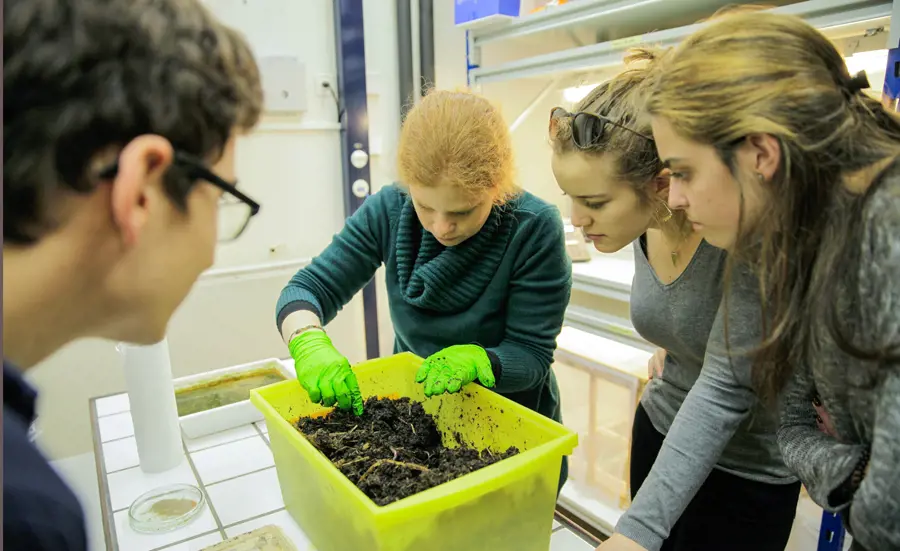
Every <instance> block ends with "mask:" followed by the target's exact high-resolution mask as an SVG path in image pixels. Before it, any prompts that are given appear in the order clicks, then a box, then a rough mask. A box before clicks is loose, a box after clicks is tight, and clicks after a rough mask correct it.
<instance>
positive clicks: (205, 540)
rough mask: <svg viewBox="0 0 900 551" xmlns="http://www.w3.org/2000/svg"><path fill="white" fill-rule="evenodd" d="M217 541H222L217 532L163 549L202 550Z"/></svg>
mask: <svg viewBox="0 0 900 551" xmlns="http://www.w3.org/2000/svg"><path fill="white" fill-rule="evenodd" d="M217 543H222V535H221V534H220V533H219V532H216V533H214V534H207V535H205V536H200V537H199V538H194V539H192V540H188V541H183V542H181V543H176V544H175V545H173V546H172V547H166V548H165V550H164V551H203V550H204V549H206V548H207V547H209V546H211V545H215V544H217Z"/></svg>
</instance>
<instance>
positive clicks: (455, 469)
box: [296, 398, 519, 506]
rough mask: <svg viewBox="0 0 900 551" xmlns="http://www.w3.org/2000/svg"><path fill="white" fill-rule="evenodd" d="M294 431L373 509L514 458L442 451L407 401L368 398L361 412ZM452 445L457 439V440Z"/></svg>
mask: <svg viewBox="0 0 900 551" xmlns="http://www.w3.org/2000/svg"><path fill="white" fill-rule="evenodd" d="M296 426H297V429H298V430H300V432H302V433H303V434H304V435H305V436H306V438H307V439H308V440H309V441H310V442H311V443H312V444H313V445H314V446H315V447H316V448H317V449H318V450H319V451H320V452H322V453H323V454H324V455H325V457H327V458H328V459H329V460H331V462H332V463H334V465H335V467H337V468H338V469H339V470H340V471H341V472H342V473H343V474H344V476H346V477H347V478H349V479H350V480H351V481H352V482H353V483H354V484H356V486H357V487H358V488H359V489H360V490H362V491H363V493H364V494H366V495H367V496H369V498H370V499H372V501H374V502H375V503H376V504H378V505H382V506H383V505H388V504H390V503H393V502H395V501H397V500H400V499H403V498H405V497H409V496H411V495H413V494H417V493H419V492H422V491H425V490H427V489H429V488H433V487H435V486H438V485H440V484H443V483H444V482H449V481H451V480H453V479H455V478H458V477H460V476H462V475H464V474H468V473H470V472H472V471H476V470H478V469H481V468H483V467H487V466H488V465H492V464H494V463H496V462H498V461H500V460H502V459H506V458H508V457H512V456H514V455H516V454H517V453H519V450H518V449H516V448H509V449H508V450H506V451H505V452H503V453H496V452H494V453H492V452H490V451H486V452H485V453H479V452H478V450H475V449H472V448H469V447H466V446H463V445H460V447H457V448H446V447H444V446H443V445H442V444H441V434H440V432H439V431H438V429H437V425H435V422H434V418H432V417H431V416H430V415H428V414H427V413H425V409H424V408H423V407H422V404H420V403H418V402H413V401H411V400H410V399H409V398H400V399H399V400H391V399H388V398H369V399H368V400H367V401H366V405H365V413H363V414H362V415H361V416H359V417H357V416H356V415H353V413H352V412H349V411H343V410H337V409H336V410H335V411H333V412H331V413H329V414H328V415H326V416H324V417H304V418H301V419H300V420H299V421H298V422H297V425H296ZM456 440H457V442H458V443H460V444H461V440H460V439H459V438H458V437H457V439H456Z"/></svg>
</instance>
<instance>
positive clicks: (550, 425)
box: [250, 352, 578, 520]
mask: <svg viewBox="0 0 900 551" xmlns="http://www.w3.org/2000/svg"><path fill="white" fill-rule="evenodd" d="M392 357H393V358H406V359H412V360H415V361H421V358H419V357H418V356H416V355H415V354H412V353H410V352H403V353H400V354H396V355H395V356H392ZM378 367H379V366H377V365H372V366H368V365H363V364H361V365H359V366H358V367H354V370H355V371H357V373H363V372H366V371H368V370H369V369H378ZM299 384H300V383H299V382H298V381H297V380H296V379H291V380H287V381H281V382H278V383H274V384H271V385H268V386H265V387H262V388H258V389H253V390H251V391H250V401H251V402H252V403H253V405H255V406H256V407H257V408H258V409H259V410H260V411H262V413H263V414H264V415H265V417H266V422H267V423H269V422H271V420H272V419H274V421H275V423H277V424H279V425H281V427H282V429H288V430H289V431H294V432H296V433H297V435H298V438H297V439H296V440H295V441H296V442H297V443H298V444H299V445H300V446H303V447H304V448H305V449H306V450H307V451H311V452H313V454H312V457H315V460H316V461H317V462H318V463H319V464H320V465H323V466H325V467H326V468H327V469H329V470H331V471H332V472H333V473H335V474H337V475H338V476H337V479H338V480H339V484H341V485H342V486H344V487H345V488H347V489H349V490H350V491H351V492H352V493H354V494H355V495H357V496H358V497H359V498H360V499H361V501H362V502H363V503H364V506H365V507H366V509H367V510H368V511H369V512H370V513H371V514H372V515H374V516H377V517H379V518H381V519H382V520H386V519H387V518H390V517H393V516H395V515H400V514H403V513H405V512H407V511H408V510H409V509H410V508H412V507H415V506H416V505H417V504H420V503H426V502H429V501H432V499H433V498H435V497H437V496H436V495H435V494H437V493H438V492H442V491H443V492H442V493H445V492H446V490H447V489H448V487H451V488H450V489H451V490H454V491H455V492H456V493H459V491H461V490H464V489H466V490H469V492H467V493H468V495H472V494H471V490H472V489H477V488H478V487H479V486H481V484H480V483H479V482H478V480H479V479H493V478H494V477H492V476H491V475H492V474H493V473H494V469H495V468H500V467H501V466H502V464H505V465H509V463H505V462H516V463H519V462H521V463H527V462H529V461H531V460H532V459H534V458H537V457H539V456H543V455H545V454H546V452H548V451H549V449H552V448H556V449H559V450H560V452H561V453H560V456H563V455H570V454H571V453H572V452H573V451H574V449H575V446H576V445H577V440H578V435H577V434H576V433H575V432H574V431H572V430H571V429H569V428H567V427H565V426H563V425H560V424H559V423H556V422H555V421H553V420H551V419H548V418H546V417H544V416H543V415H541V414H540V413H537V412H535V411H532V410H530V409H528V408H527V407H525V406H523V405H521V404H518V403H516V402H513V401H512V400H508V399H507V400H508V401H509V404H508V406H509V407H511V408H513V409H515V410H516V411H517V412H518V413H519V414H520V415H521V416H522V417H525V418H526V419H528V420H530V421H532V422H535V423H537V424H538V425H540V426H542V427H543V428H544V429H546V430H550V431H553V432H556V433H558V434H557V436H555V437H554V439H553V440H551V441H549V442H545V443H543V444H539V445H537V446H535V447H533V448H531V449H528V450H525V451H523V452H520V453H519V454H518V455H516V456H515V457H511V458H508V459H505V460H504V461H503V462H498V463H495V464H493V465H489V466H487V467H484V468H482V469H479V470H477V471H474V472H471V473H468V474H465V475H463V476H461V477H459V478H456V479H454V480H451V481H449V482H445V483H444V484H440V485H438V486H435V487H434V488H429V489H428V490H425V491H423V492H420V493H418V494H415V495H412V496H409V497H406V498H404V499H401V500H398V501H395V502H394V503H391V504H389V505H384V506H381V505H378V504H376V503H375V502H374V501H372V499H371V498H369V496H367V495H366V494H365V493H364V492H363V491H362V490H360V489H359V488H358V487H357V486H356V484H354V483H353V482H352V481H351V480H350V479H349V478H347V477H346V476H344V474H343V473H341V471H340V470H339V469H338V468H337V467H335V466H334V464H333V463H332V462H331V461H330V460H329V459H328V458H327V457H325V455H324V454H322V452H320V451H319V450H318V449H316V447H315V446H313V445H312V443H311V442H310V441H309V440H307V439H306V438H305V437H304V436H303V435H302V433H300V431H298V430H297V429H296V428H295V427H294V426H293V425H292V424H291V423H290V422H289V421H288V420H287V419H285V418H284V417H282V416H281V415H280V414H279V413H278V411H276V410H275V408H274V407H273V406H272V405H271V404H270V403H269V402H268V400H267V399H266V395H267V394H269V393H271V392H275V391H276V390H278V389H279V388H280V387H282V386H287V385H299ZM470 386H471V388H468V389H467V390H468V391H470V392H474V393H479V392H492V391H490V390H488V389H485V388H482V387H480V386H478V385H470ZM272 429H273V427H269V433H270V438H271V433H272ZM508 476H514V475H509V474H508V475H507V477H508ZM522 476H526V475H522ZM453 486H459V488H453ZM479 493H480V492H479Z"/></svg>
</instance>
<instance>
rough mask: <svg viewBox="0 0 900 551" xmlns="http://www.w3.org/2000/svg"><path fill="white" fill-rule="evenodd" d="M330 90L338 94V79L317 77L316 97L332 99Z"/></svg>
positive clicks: (323, 76) (332, 76)
mask: <svg viewBox="0 0 900 551" xmlns="http://www.w3.org/2000/svg"><path fill="white" fill-rule="evenodd" d="M329 88H330V89H331V90H333V91H334V93H335V94H337V79H336V78H335V76H334V75H326V74H320V75H316V95H317V96H319V97H325V98H330V97H332V96H331V90H329Z"/></svg>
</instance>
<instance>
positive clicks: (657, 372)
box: [647, 348, 666, 379]
mask: <svg viewBox="0 0 900 551" xmlns="http://www.w3.org/2000/svg"><path fill="white" fill-rule="evenodd" d="M665 366H666V350H665V349H664V348H657V349H656V352H654V353H653V356H651V357H650V359H649V360H648V361H647V377H648V378H650V379H653V378H655V377H662V374H663V368H664V367H665Z"/></svg>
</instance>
